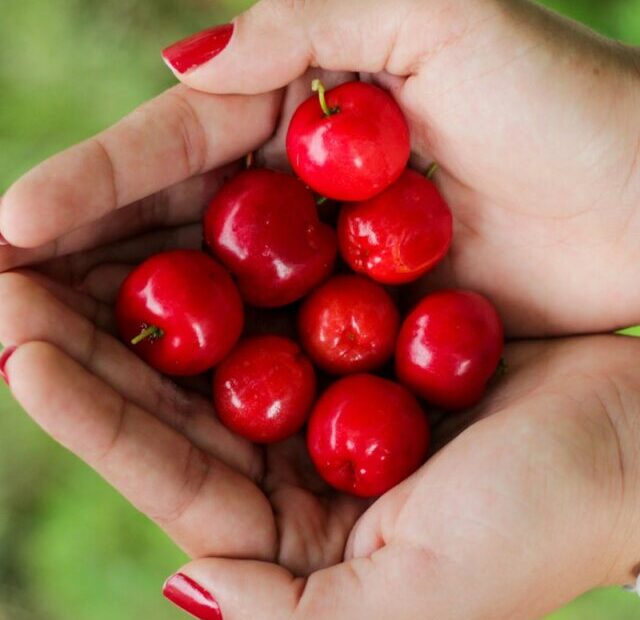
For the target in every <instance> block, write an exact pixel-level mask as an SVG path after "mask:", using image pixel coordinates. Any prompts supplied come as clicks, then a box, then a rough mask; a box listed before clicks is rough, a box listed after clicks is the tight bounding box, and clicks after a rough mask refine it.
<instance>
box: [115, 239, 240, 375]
mask: <svg viewBox="0 0 640 620" xmlns="http://www.w3.org/2000/svg"><path fill="white" fill-rule="evenodd" d="M115 313H116V321H117V325H118V330H119V332H120V336H121V337H122V339H123V340H124V342H125V343H127V344H128V346H129V347H130V348H131V349H132V350H133V351H134V352H135V353H136V354H137V355H138V356H139V357H141V358H142V359H143V360H145V361H146V362H147V363H148V364H149V365H151V366H153V367H154V368H155V369H157V370H159V371H160V372H162V373H164V374H167V375H173V376H184V375H197V374H200V373H202V372H205V371H207V370H209V369H210V368H212V367H213V366H215V365H216V364H217V363H218V362H219V361H220V360H221V359H222V358H224V357H225V356H226V355H227V354H228V353H229V351H230V350H231V349H232V347H233V346H234V345H235V343H236V342H237V340H238V338H239V337H240V334H241V332H242V327H243V322H244V310H243V306H242V300H241V298H240V293H239V292H238V289H237V287H236V285H235V284H234V283H233V280H232V279H231V276H230V275H229V274H228V273H227V272H226V271H225V269H224V268H223V267H222V266H221V265H220V264H219V263H217V262H216V261H215V260H213V259H212V258H211V257H209V256H207V255H206V254H204V253H203V252H197V251H195V250H174V251H170V252H163V253H161V254H156V255H155V256H153V257H151V258H149V259H148V260H146V261H145V262H143V263H142V264H141V265H139V266H138V267H136V268H135V269H134V270H133V271H132V272H131V273H130V274H129V276H128V277H127V279H126V280H125V281H124V283H123V284H122V287H121V288H120V292H119V295H118V299H117V302H116V308H115ZM133 341H136V343H135V344H133ZM133 380H135V377H132V381H133Z"/></svg>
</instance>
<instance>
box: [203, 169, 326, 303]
mask: <svg viewBox="0 0 640 620" xmlns="http://www.w3.org/2000/svg"><path fill="white" fill-rule="evenodd" d="M204 232H205V238H206V241H207V244H208V245H209V247H210V248H211V250H212V251H213V253H214V254H215V255H216V256H217V257H218V258H219V260H220V261H222V263H224V265H225V266H226V267H227V268H228V269H229V271H231V273H233V274H234V275H235V276H236V278H237V279H238V285H239V287H240V290H241V292H242V294H243V296H244V298H245V299H246V300H247V301H248V302H249V303H250V304H252V305H254V306H261V307H277V306H285V305H287V304H290V303H292V302H294V301H296V300H298V299H300V298H301V297H303V296H304V295H306V294H307V293H308V292H309V291H310V290H311V289H313V288H314V287H315V286H317V285H318V284H320V282H322V281H323V280H324V279H326V278H327V277H328V276H329V274H330V273H331V271H332V269H333V265H334V262H335V258H336V254H337V240H336V236H335V233H334V231H333V230H332V229H331V228H330V227H329V226H327V225H326V224H323V223H321V222H320V220H319V219H318V213H317V210H316V204H315V200H314V198H313V194H312V193H311V192H310V191H309V190H308V189H307V188H306V187H305V186H304V185H303V184H302V183H301V182H300V181H298V180H297V179H295V178H294V177H292V176H291V175H288V174H284V173H281V172H275V171H273V170H264V169H252V170H247V171H244V172H241V173H240V174H238V175H237V176H236V177H234V178H233V179H231V181H229V182H228V183H227V184H226V185H225V186H224V187H223V188H222V189H221V190H220V191H219V192H218V194H217V195H216V196H215V197H214V199H213V200H212V201H211V204H210V206H209V208H208V210H207V212H206V214H205V218H204Z"/></svg>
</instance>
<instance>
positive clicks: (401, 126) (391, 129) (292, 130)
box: [286, 81, 410, 201]
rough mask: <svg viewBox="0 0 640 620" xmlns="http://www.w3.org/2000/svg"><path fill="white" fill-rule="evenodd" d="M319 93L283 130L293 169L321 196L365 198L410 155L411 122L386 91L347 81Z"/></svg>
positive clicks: (396, 172) (390, 179)
mask: <svg viewBox="0 0 640 620" xmlns="http://www.w3.org/2000/svg"><path fill="white" fill-rule="evenodd" d="M313 87H314V89H316V90H317V91H318V94H316V95H312V96H311V97H310V98H309V99H307V100H306V101H305V102H303V103H302V104H301V105H300V107H299V108H298V109H297V110H296V112H295V114H294V115H293V118H292V119H291V124H290V125H289V130H288V133H287V141H286V146H287V155H288V157H289V162H290V163H291V166H292V167H293V170H294V171H295V173H296V174H297V175H298V176H299V177H300V178H301V179H302V180H303V181H304V182H305V183H306V184H307V185H308V186H309V187H311V188H312V189H313V190H314V191H316V192H318V193H319V194H320V195H321V196H326V197H327V198H333V199H335V200H344V201H354V200H366V199H367V198H371V197H372V196H375V195H376V194H378V193H379V192H381V191H382V190H383V189H385V188H386V187H388V186H389V185H390V184H391V183H393V182H394V181H395V180H396V179H397V178H398V177H399V176H400V175H401V174H402V171H403V170H404V168H405V166H406V165H407V162H408V161H409V154H410V142H409V128H408V126H407V122H406V120H405V117H404V114H403V113H402V110H401V109H400V107H399V106H398V104H397V103H396V102H395V100H394V99H393V97H391V95H390V94H389V93H387V92H386V91H384V90H382V89H381V88H378V87H377V86H373V85H371V84H365V83H364V82H348V83H346V84H342V85H340V86H337V87H336V88H333V89H331V90H329V91H326V93H325V92H324V87H323V86H322V84H321V83H320V82H318V81H314V83H313Z"/></svg>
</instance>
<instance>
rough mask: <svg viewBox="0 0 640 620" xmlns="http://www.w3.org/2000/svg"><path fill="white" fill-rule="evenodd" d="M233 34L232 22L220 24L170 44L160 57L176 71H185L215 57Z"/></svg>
mask: <svg viewBox="0 0 640 620" xmlns="http://www.w3.org/2000/svg"><path fill="white" fill-rule="evenodd" d="M232 35H233V24H222V25H221V26H215V27H214V28H209V29H207V30H203V31H202V32H199V33H198V34H194V35H192V36H190V37H187V38H186V39H183V40H182V41H178V42H177V43H174V44H173V45H170V46H169V47H167V48H166V49H165V50H164V51H163V52H162V57H163V58H164V59H165V61H166V62H167V63H169V65H170V66H171V68H172V69H175V70H176V71H177V72H178V73H186V72H187V71H189V70H190V69H195V68H196V67H199V66H200V65H203V64H204V63H205V62H207V61H208V60H211V59H212V58H215V57H216V56H217V55H218V54H219V53H220V52H221V51H222V50H223V49H224V48H225V47H227V45H228V43H229V41H230V40H231V36H232Z"/></svg>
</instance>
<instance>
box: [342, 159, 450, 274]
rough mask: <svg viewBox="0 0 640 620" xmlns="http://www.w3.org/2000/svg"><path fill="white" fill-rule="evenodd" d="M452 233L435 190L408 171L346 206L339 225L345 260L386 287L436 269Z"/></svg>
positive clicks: (440, 199)
mask: <svg viewBox="0 0 640 620" xmlns="http://www.w3.org/2000/svg"><path fill="white" fill-rule="evenodd" d="M452 235H453V219H452V216H451V211H450V210H449V207H448V206H447V203H446V202H445V201H444V199H443V198H442V196H441V195H440V192H439V191H438V189H437V188H436V186H435V185H434V184H433V183H432V182H431V181H429V180H428V179H426V178H425V177H424V176H423V175H421V174H418V173H417V172H415V171H413V170H405V171H404V172H403V173H402V176H401V177H400V178H399V179H398V180H397V181H396V182H395V183H394V184H393V185H391V186H390V187H388V188H387V189H385V190H384V191H383V192H382V193H380V194H378V195H377V196H374V197H373V198H371V199H369V200H365V201H363V202H357V203H354V204H348V205H345V206H344V207H343V208H342V211H341V212H340V219H339V221H338V240H339V244H340V251H341V253H342V257H343V258H344V260H345V261H346V262H347V264H348V265H349V266H350V267H351V268H352V269H353V270H354V271H357V272H361V273H364V274H366V275H368V276H369V277H370V278H373V279H374V280H377V281H378V282H382V283H383V284H404V283H406V282H411V281H413V280H416V279H417V278H419V277H420V276H422V275H424V274H425V273H427V271H429V270H430V269H433V268H434V267H435V266H436V265H437V264H438V263H439V262H440V261H441V260H442V259H443V258H444V257H445V255H446V254H447V251H448V250H449V247H450V245H451V238H452Z"/></svg>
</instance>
